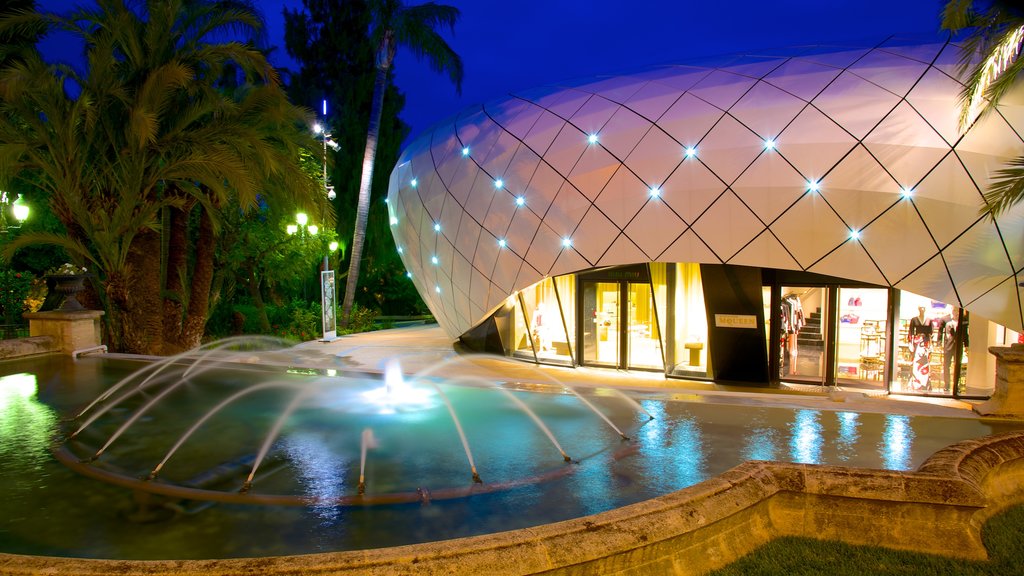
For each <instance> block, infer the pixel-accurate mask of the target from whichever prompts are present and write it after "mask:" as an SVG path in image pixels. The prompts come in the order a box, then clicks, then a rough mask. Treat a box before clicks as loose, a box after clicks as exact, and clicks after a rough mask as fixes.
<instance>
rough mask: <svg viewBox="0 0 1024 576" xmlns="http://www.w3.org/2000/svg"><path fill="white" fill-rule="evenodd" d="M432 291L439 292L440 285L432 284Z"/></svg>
mask: <svg viewBox="0 0 1024 576" xmlns="http://www.w3.org/2000/svg"><path fill="white" fill-rule="evenodd" d="M434 292H437V293H438V294H440V293H441V287H440V286H438V285H436V284H435V285H434Z"/></svg>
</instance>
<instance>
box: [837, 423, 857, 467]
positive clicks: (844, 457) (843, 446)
mask: <svg viewBox="0 0 1024 576" xmlns="http://www.w3.org/2000/svg"><path fill="white" fill-rule="evenodd" d="M859 418H860V415H859V414H857V413H856V412H836V419H837V420H839V438H837V439H836V452H837V455H838V456H839V460H841V461H843V462H847V461H849V460H850V459H851V458H853V457H854V456H856V455H857V449H856V445H857V440H859V439H860V430H859V428H860V420H859Z"/></svg>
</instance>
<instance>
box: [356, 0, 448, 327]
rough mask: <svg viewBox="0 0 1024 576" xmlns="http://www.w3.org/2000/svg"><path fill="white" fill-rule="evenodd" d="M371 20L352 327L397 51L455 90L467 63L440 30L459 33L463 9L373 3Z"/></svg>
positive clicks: (398, 1)
mask: <svg viewBox="0 0 1024 576" xmlns="http://www.w3.org/2000/svg"><path fill="white" fill-rule="evenodd" d="M368 4H369V9H370V15H371V22H372V24H371V25H372V33H371V38H372V39H373V42H374V43H375V44H376V46H377V76H376V78H375V80H374V83H373V103H372V105H371V108H370V126H369V129H368V130H367V134H366V150H365V152H364V153H363V170H362V175H361V177H360V182H359V200H358V204H357V205H356V222H355V231H354V232H353V235H352V247H351V250H350V252H349V254H350V256H349V258H350V260H349V265H348V278H347V279H346V281H345V299H344V301H343V304H342V313H341V325H342V327H344V326H346V325H348V321H349V316H350V315H351V313H352V302H353V300H354V299H355V294H356V285H357V284H358V282H359V266H360V263H361V260H362V256H363V244H364V242H365V240H366V221H367V218H368V216H369V211H370V185H371V183H372V182H373V161H374V158H375V156H376V154H377V137H378V133H379V130H380V117H381V110H382V109H383V107H384V91H385V89H386V87H387V78H388V72H389V71H390V70H391V65H392V63H393V62H394V59H395V52H396V51H397V50H398V47H399V46H400V45H401V46H405V47H406V48H408V49H409V50H411V51H412V53H413V54H415V55H416V56H417V57H418V58H421V59H422V58H426V59H427V61H429V62H430V64H431V66H433V68H434V69H435V70H436V71H438V72H447V73H448V77H449V78H450V79H451V81H452V82H453V83H454V84H455V88H456V90H458V91H460V92H461V90H462V59H461V58H459V55H458V54H456V53H455V51H454V50H452V48H451V46H449V45H448V43H447V42H445V40H444V38H442V37H441V34H440V33H439V32H438V28H443V27H447V28H448V29H449V30H451V31H454V30H455V22H456V21H458V19H459V10H458V9H457V8H454V7H452V6H447V5H444V4H435V3H433V2H427V3H426V4H420V5H417V6H406V5H405V4H404V3H403V2H402V0H370V1H369V3H368Z"/></svg>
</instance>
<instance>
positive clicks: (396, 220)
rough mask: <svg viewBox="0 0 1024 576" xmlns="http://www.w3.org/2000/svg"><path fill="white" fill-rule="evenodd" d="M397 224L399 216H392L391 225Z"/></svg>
mask: <svg viewBox="0 0 1024 576" xmlns="http://www.w3.org/2000/svg"><path fill="white" fill-rule="evenodd" d="M395 224H398V218H395V217H394V216H392V217H391V225H392V226H394V225H395Z"/></svg>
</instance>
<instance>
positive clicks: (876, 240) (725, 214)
mask: <svg viewBox="0 0 1024 576" xmlns="http://www.w3.org/2000/svg"><path fill="white" fill-rule="evenodd" d="M958 51H959V47H958V46H957V45H955V44H951V43H942V42H938V43H933V44H926V45H908V44H906V43H901V42H900V41H898V40H892V39H890V40H889V41H886V42H882V43H881V44H879V45H877V46H874V47H867V48H835V47H832V48H822V47H812V48H806V47H805V48H798V49H793V50H789V51H782V52H778V51H775V52H771V53H767V54H765V55H750V56H744V57H736V58H730V59H725V60H723V61H721V62H717V63H712V64H709V65H686V66H658V67H654V68H648V69H645V70H642V71H640V72H637V73H633V74H626V75H620V76H607V77H598V78H587V79H584V80H580V81H576V82H568V83H564V84H560V85H557V86H548V87H544V88H539V89H536V90H528V91H524V92H518V93H515V94H512V95H510V96H508V97H507V98H503V99H500V100H496V101H493V102H489V103H487V104H485V105H483V106H479V107H476V108H472V109H469V110H467V111H465V112H463V113H462V114H460V115H458V116H457V117H455V118H453V119H451V120H449V121H446V122H442V123H441V124H439V125H438V126H436V127H435V128H433V129H432V130H430V131H428V132H426V133H424V134H422V135H421V136H420V137H419V138H418V139H417V140H415V141H414V142H413V143H412V144H411V145H410V146H409V147H408V148H407V149H406V150H405V152H404V153H403V155H402V157H401V159H400V161H399V164H398V165H397V166H396V168H395V169H394V171H393V172H392V175H391V187H390V192H389V195H388V202H389V204H390V210H391V218H392V220H391V222H392V228H393V233H394V237H395V241H396V243H397V245H398V246H399V250H400V251H401V252H402V258H403V261H404V263H405V265H406V268H407V269H408V271H409V273H410V275H411V278H412V281H413V282H414V283H415V285H416V288H417V289H418V290H419V292H420V294H422V295H423V297H424V300H425V301H426V302H427V305H428V306H429V307H430V310H431V311H432V312H433V314H434V316H435V317H436V318H437V320H438V322H439V323H440V324H441V326H442V327H443V328H444V329H445V331H446V332H447V333H448V334H449V335H450V336H452V337H453V338H454V337H457V336H459V335H461V334H463V333H464V332H465V331H467V330H468V329H470V328H472V327H473V326H475V325H476V324H477V323H479V322H480V321H481V320H483V319H484V318H486V317H487V316H488V314H490V313H491V312H492V311H493V310H494V309H495V308H496V307H497V306H499V305H500V304H501V303H502V302H503V301H504V300H505V299H506V298H507V297H508V296H509V295H510V294H514V293H515V292H516V291H518V290H521V289H523V288H525V287H528V286H530V285H532V284H534V283H535V282H537V281H538V280H540V279H542V278H544V277H548V276H554V275H559V274H566V273H571V272H576V271H580V270H586V269H589V268H594V267H601V266H612V265H622V264H631V263H638V262H652V261H661V262H701V263H727V264H736V265H748V266H759V267H765V268H777V269H787V270H805V271H809V272H816V273H821V274H825V275H829V276H836V277H840V278H848V279H852V280H857V281H863V282H870V283H873V284H878V285H882V286H894V287H896V288H898V289H901V290H908V291H910V292H913V293H916V294H920V295H923V296H927V297H931V298H933V299H935V300H939V301H943V302H946V303H950V304H955V305H957V306H960V307H963V308H966V309H967V310H969V311H971V312H976V313H977V314H979V315H981V316H982V317H985V318H988V319H991V320H993V321H995V322H997V323H1000V324H1003V325H1005V326H1007V327H1010V328H1013V329H1015V330H1021V329H1022V327H1024V325H1022V317H1021V304H1020V298H1019V293H1018V287H1017V282H1018V280H1021V279H1024V278H1018V272H1020V271H1021V269H1022V267H1024V206H1019V207H1017V208H1016V209H1014V210H1012V211H1011V212H1010V213H1008V214H1006V215H1005V216H1003V217H1000V218H999V219H998V220H996V221H995V222H993V221H990V220H988V219H985V218H983V217H981V216H980V215H979V207H980V206H981V204H982V197H981V191H982V190H985V189H986V188H987V187H988V185H989V183H990V181H991V177H992V175H993V173H994V171H996V170H997V169H999V168H1000V167H1002V166H1003V165H1004V164H1005V162H1006V161H1007V160H1009V159H1010V158H1012V157H1015V156H1017V155H1019V154H1020V153H1021V150H1022V140H1021V136H1020V135H1021V134H1022V133H1024V105H1022V103H1024V94H1022V92H1016V93H1014V94H1011V95H1009V96H1008V97H1007V98H1005V99H1004V100H1003V103H1002V104H1001V106H1000V108H999V109H998V110H997V111H996V112H995V113H992V114H988V115H986V116H985V117H983V118H982V119H981V120H979V121H978V122H976V123H975V124H974V125H972V126H971V127H970V129H969V130H967V131H966V132H965V133H963V134H961V132H960V131H959V130H958V127H957V116H958V108H957V96H958V94H959V92H960V90H961V88H962V85H961V84H960V82H958V81H957V73H956V63H957V61H958V59H959V53H958Z"/></svg>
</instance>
